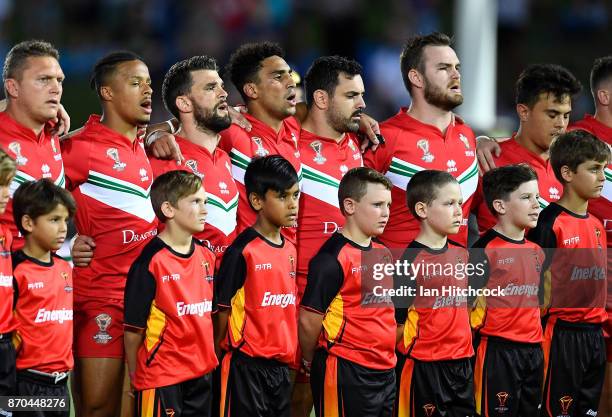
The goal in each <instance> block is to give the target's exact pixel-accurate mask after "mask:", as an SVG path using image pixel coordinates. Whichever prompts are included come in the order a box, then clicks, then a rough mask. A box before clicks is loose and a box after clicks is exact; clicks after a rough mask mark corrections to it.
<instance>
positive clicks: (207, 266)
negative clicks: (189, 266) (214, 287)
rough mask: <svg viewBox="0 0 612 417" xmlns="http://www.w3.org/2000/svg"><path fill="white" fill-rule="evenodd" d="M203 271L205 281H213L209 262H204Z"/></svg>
mask: <svg viewBox="0 0 612 417" xmlns="http://www.w3.org/2000/svg"><path fill="white" fill-rule="evenodd" d="M202 269H203V270H204V279H205V280H206V281H212V280H213V279H214V278H213V275H212V274H211V273H210V270H211V267H210V264H209V263H208V261H202Z"/></svg>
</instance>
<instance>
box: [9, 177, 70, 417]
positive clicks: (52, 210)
mask: <svg viewBox="0 0 612 417" xmlns="http://www.w3.org/2000/svg"><path fill="white" fill-rule="evenodd" d="M13 203H14V205H13V216H14V219H15V224H16V225H17V228H18V229H19V231H20V232H21V234H22V235H23V236H25V245H24V247H23V249H21V250H19V251H17V252H15V253H13V277H14V285H15V302H14V305H15V318H16V320H17V323H18V324H17V326H18V327H17V330H16V331H15V333H14V335H13V344H14V345H15V347H16V351H17V362H16V367H17V389H16V390H15V392H16V394H17V395H32V396H59V397H65V399H66V403H68V387H67V385H66V382H67V380H68V373H69V372H70V370H71V369H72V367H73V365H74V359H73V357H72V316H73V314H72V289H73V286H72V269H71V267H70V264H68V262H66V261H64V260H63V259H62V258H60V257H59V256H56V255H55V254H54V253H53V252H54V251H56V250H58V249H59V248H60V247H61V246H62V244H63V243H64V240H65V239H66V233H67V231H68V227H67V222H68V219H69V218H70V217H72V216H73V215H74V212H75V210H76V206H75V203H74V200H73V199H72V197H71V196H70V193H68V192H67V191H65V190H64V189H63V188H60V187H58V186H56V185H54V184H53V183H52V182H51V181H50V180H46V179H43V180H38V181H36V182H28V183H25V184H23V185H21V186H20V187H19V188H18V189H17V191H15V194H14V196H13ZM19 415H28V416H68V415H69V411H68V410H65V411H38V412H27V413H26V412H24V413H19Z"/></svg>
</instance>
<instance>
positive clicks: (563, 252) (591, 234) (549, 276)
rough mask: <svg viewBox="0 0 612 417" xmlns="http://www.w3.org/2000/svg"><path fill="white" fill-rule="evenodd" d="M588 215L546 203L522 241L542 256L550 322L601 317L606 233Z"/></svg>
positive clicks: (603, 317) (589, 320)
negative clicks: (541, 251)
mask: <svg viewBox="0 0 612 417" xmlns="http://www.w3.org/2000/svg"><path fill="white" fill-rule="evenodd" d="M603 230H604V228H603V225H602V224H601V222H600V221H599V220H598V219H597V218H595V217H594V216H592V215H589V214H586V215H580V214H576V213H573V212H571V211H569V210H567V209H566V208H564V207H562V206H560V205H558V204H555V203H551V204H550V205H549V206H548V207H546V208H545V209H544V210H542V213H540V217H539V218H538V225H537V226H536V227H535V228H534V229H531V230H530V231H529V235H528V238H529V239H530V240H532V241H534V242H536V243H537V244H538V245H540V246H541V247H542V248H543V249H544V251H545V253H546V261H545V263H544V265H543V271H544V276H543V277H544V291H545V293H544V302H545V306H550V308H549V314H550V316H551V318H560V319H563V320H565V321H571V322H584V323H601V322H604V321H605V320H606V319H607V317H608V316H607V314H606V312H605V308H604V307H605V305H606V291H607V280H606V253H605V248H606V244H607V242H606V234H605V233H604V232H603Z"/></svg>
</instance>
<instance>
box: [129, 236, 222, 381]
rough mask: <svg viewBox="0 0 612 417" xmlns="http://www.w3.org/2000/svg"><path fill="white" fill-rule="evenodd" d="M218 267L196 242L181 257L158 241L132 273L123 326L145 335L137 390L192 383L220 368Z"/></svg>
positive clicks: (146, 249) (151, 245)
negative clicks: (215, 317) (217, 351)
mask: <svg viewBox="0 0 612 417" xmlns="http://www.w3.org/2000/svg"><path fill="white" fill-rule="evenodd" d="M214 265H215V255H214V254H213V253H212V251H210V250H209V249H208V248H206V247H205V246H204V245H203V244H202V243H201V242H200V241H199V240H197V239H192V243H191V250H190V251H189V253H188V254H182V253H178V252H176V251H175V250H173V249H172V248H171V247H170V246H168V245H167V244H166V243H164V241H162V240H161V239H159V238H157V237H156V238H154V239H153V240H151V241H150V242H149V243H148V244H147V245H146V246H145V247H144V249H143V250H142V253H141V254H140V256H139V257H138V258H137V259H136V261H135V262H134V264H133V265H132V267H131V268H130V272H129V273H128V278H127V284H126V287H125V321H124V325H125V326H126V327H127V328H129V327H132V328H136V329H144V330H145V339H144V342H143V344H142V346H140V348H139V349H138V359H137V363H136V374H135V379H134V381H132V382H133V384H134V387H135V388H136V389H137V390H145V389H150V388H157V387H164V386H168V385H174V384H178V383H181V382H184V381H188V380H190V379H193V378H197V377H200V376H202V375H204V374H207V373H209V372H211V371H212V370H213V369H215V367H216V366H217V365H218V363H219V362H218V361H217V356H216V355H215V348H214V344H213V324H212V317H211V314H212V312H213V311H215V310H216V307H215V305H214V301H213V294H214V291H213V281H214V277H213V271H214Z"/></svg>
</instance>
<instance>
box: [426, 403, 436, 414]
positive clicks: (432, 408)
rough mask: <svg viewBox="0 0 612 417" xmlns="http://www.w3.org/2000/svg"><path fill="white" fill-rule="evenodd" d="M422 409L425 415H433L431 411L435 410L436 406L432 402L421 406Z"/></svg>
mask: <svg viewBox="0 0 612 417" xmlns="http://www.w3.org/2000/svg"><path fill="white" fill-rule="evenodd" d="M423 411H424V412H425V415H426V416H427V417H431V416H433V413H434V412H435V411H436V406H435V405H433V404H425V405H424V406H423Z"/></svg>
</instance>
